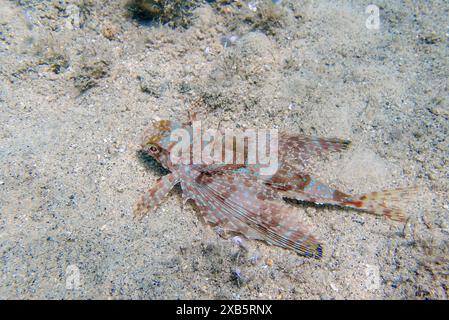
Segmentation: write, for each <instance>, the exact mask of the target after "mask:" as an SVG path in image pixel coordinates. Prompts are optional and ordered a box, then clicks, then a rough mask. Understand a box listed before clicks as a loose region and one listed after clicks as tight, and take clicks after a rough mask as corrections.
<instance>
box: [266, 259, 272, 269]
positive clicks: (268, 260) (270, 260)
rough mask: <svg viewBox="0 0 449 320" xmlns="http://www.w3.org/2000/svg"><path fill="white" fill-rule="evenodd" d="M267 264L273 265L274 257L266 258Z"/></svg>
mask: <svg viewBox="0 0 449 320" xmlns="http://www.w3.org/2000/svg"><path fill="white" fill-rule="evenodd" d="M265 264H266V265H267V266H269V267H272V266H273V259H270V258H268V259H267V260H265Z"/></svg>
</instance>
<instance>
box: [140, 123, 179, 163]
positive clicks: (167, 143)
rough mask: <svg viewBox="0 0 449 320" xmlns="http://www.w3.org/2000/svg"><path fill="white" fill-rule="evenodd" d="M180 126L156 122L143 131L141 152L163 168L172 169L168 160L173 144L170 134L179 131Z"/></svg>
mask: <svg viewBox="0 0 449 320" xmlns="http://www.w3.org/2000/svg"><path fill="white" fill-rule="evenodd" d="M180 127H181V124H179V123H177V122H174V121H170V120H158V121H155V122H153V124H152V126H151V127H150V128H148V129H147V130H145V132H144V134H143V138H142V143H141V145H140V146H141V152H143V154H145V155H147V156H150V157H152V158H153V159H155V160H156V161H158V162H159V163H160V164H161V165H162V166H163V167H164V168H166V169H169V170H171V169H173V165H172V162H171V160H170V149H171V147H172V146H173V144H174V143H175V142H173V141H172V139H171V134H172V132H174V131H175V130H176V129H179V128H180Z"/></svg>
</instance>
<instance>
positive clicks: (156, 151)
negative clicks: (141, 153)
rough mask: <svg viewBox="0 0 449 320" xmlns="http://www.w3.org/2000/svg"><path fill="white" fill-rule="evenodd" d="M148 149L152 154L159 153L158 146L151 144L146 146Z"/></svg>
mask: <svg viewBox="0 0 449 320" xmlns="http://www.w3.org/2000/svg"><path fill="white" fill-rule="evenodd" d="M148 150H149V151H150V152H151V153H153V154H156V153H159V148H158V147H156V146H155V145H153V144H152V145H150V146H149V147H148Z"/></svg>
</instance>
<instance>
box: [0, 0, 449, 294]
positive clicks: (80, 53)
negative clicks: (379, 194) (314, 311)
mask: <svg viewBox="0 0 449 320" xmlns="http://www.w3.org/2000/svg"><path fill="white" fill-rule="evenodd" d="M225 2H226V3H228V4H227V5H222V6H217V4H216V3H213V2H212V3H211V4H206V3H204V4H202V5H200V6H199V7H198V8H196V9H195V10H193V12H192V15H191V16H189V17H188V19H189V25H188V26H187V27H186V28H183V27H177V28H172V27H170V26H167V25H165V26H160V25H154V24H151V23H144V22H143V21H137V20H135V19H132V18H131V17H129V15H127V14H126V13H127V12H126V9H125V8H124V3H123V1H69V0H66V1H33V0H29V1H7V0H0V7H1V9H0V110H1V112H0V122H1V127H0V298H3V299H13V298H27V299H38V298H45V299H88V298H89V299H92V298H93V299H128V298H130V299H178V298H181V299H306V298H307V299H357V298H361V299H425V298H431V299H447V298H448V274H449V271H448V270H449V253H448V234H449V227H448V218H449V201H448V181H449V180H448V179H449V173H448V153H449V147H448V145H449V140H448V128H449V122H448V117H449V109H448V89H449V86H448V79H449V72H448V70H449V65H448V64H449V50H448V34H447V32H448V29H447V28H448V24H449V22H448V16H449V14H448V7H447V2H446V1H324V0H323V1H282V2H281V3H280V4H278V5H277V6H278V8H277V9H276V10H281V12H282V15H281V16H280V17H279V19H278V20H276V21H275V22H270V21H259V20H257V18H254V17H253V18H251V17H250V18H244V16H245V15H250V16H251V14H253V16H254V15H255V14H257V10H260V8H257V5H256V11H255V12H256V13H251V12H250V11H251V9H249V8H248V6H247V2H245V1H240V3H242V5H241V6H238V5H237V1H225ZM370 4H375V5H376V6H377V7H378V8H379V18H380V19H379V23H380V24H379V29H375V28H374V29H373V28H367V26H366V20H367V19H368V18H369V13H366V11H365V10H366V8H367V6H368V5H370ZM253 12H254V11H253ZM198 97H199V98H202V100H203V101H204V106H203V107H202V108H200V110H197V111H199V114H200V116H201V118H202V119H203V121H204V122H205V123H208V125H209V126H211V127H217V126H218V124H220V126H221V127H224V128H277V129H279V130H285V131H289V132H298V133H304V134H309V135H315V136H321V137H338V138H342V139H348V140H351V141H352V146H351V148H350V149H349V150H347V151H345V152H344V153H341V154H336V155H332V156H331V157H330V158H328V159H324V160H323V161H322V162H320V163H319V165H318V166H316V168H315V169H316V171H315V172H313V173H314V174H315V175H316V176H317V177H319V178H320V179H321V180H323V181H325V182H327V183H329V184H330V185H331V186H333V187H336V188H338V189H340V190H342V191H345V192H348V193H351V194H359V193H365V192H370V191H376V190H383V189H391V188H396V187H406V186H414V185H417V186H419V187H420V191H419V193H418V195H417V197H416V199H414V201H411V202H410V203H408V204H407V211H408V213H409V215H410V219H409V221H408V222H407V224H405V226H404V225H402V224H400V223H395V222H390V221H387V220H384V219H380V218H377V217H374V216H371V215H368V214H363V213H359V212H356V211H349V210H341V209H337V208H328V207H324V208H317V207H313V206H305V205H300V204H292V205H296V206H297V207H298V211H299V214H301V215H302V216H303V217H304V219H306V220H307V222H308V223H309V224H310V225H311V226H313V232H314V234H316V235H317V237H318V238H320V239H321V241H322V243H323V246H324V256H323V258H322V259H321V260H315V259H307V258H304V257H301V256H298V255H297V254H295V253H294V252H291V251H287V250H283V249H281V248H278V247H274V246H268V245H266V244H265V243H262V242H257V241H247V242H246V246H247V248H248V251H242V250H241V249H240V248H239V247H238V246H237V245H236V243H235V242H233V241H231V240H225V239H223V238H221V237H219V236H218V235H217V234H216V232H214V230H213V229H212V228H211V227H209V226H206V225H203V224H201V223H200V221H199V220H198V217H197V210H196V209H195V207H194V206H192V205H191V204H187V205H185V206H183V205H182V199H181V194H180V191H179V189H178V190H174V191H172V192H171V193H170V194H169V196H168V197H167V198H166V200H165V201H164V202H163V203H162V205H161V206H160V207H159V208H158V209H157V210H156V211H154V212H152V213H151V214H150V215H149V216H148V217H146V218H144V219H143V220H142V221H137V220H135V219H133V215H132V208H133V205H134V203H135V201H136V200H137V198H138V196H139V195H140V194H141V193H142V192H143V191H144V190H147V189H148V188H149V187H150V186H152V185H153V184H154V183H155V181H156V179H157V178H158V177H160V176H161V174H162V173H161V172H160V171H158V170H154V169H152V168H151V166H147V165H146V164H145V163H143V162H142V161H141V159H140V158H139V157H138V156H137V154H136V147H135V146H136V145H137V144H138V143H140V139H141V135H142V133H143V131H144V130H145V129H146V128H147V127H148V126H149V125H150V124H151V121H152V120H154V119H157V118H161V119H165V118H167V119H176V120H185V119H186V118H187V112H188V109H189V105H190V103H191V102H192V101H193V100H194V99H196V98H198ZM78 280H79V281H78Z"/></svg>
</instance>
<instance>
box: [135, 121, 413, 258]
mask: <svg viewBox="0 0 449 320" xmlns="http://www.w3.org/2000/svg"><path fill="white" fill-rule="evenodd" d="M191 124H192V122H191V121H190V122H189V123H185V124H181V123H177V122H173V121H169V120H161V121H157V122H156V123H155V124H154V126H153V127H152V128H150V129H148V130H147V131H146V132H145V134H144V138H143V141H142V144H141V148H142V149H141V152H143V154H145V155H148V156H151V157H152V158H154V159H155V160H157V161H158V162H159V163H160V164H161V165H162V166H163V167H164V168H166V169H168V170H169V171H170V173H169V174H167V175H165V176H162V177H161V178H159V180H158V181H157V183H156V184H155V185H154V186H153V187H152V188H151V189H149V190H148V191H147V192H146V193H145V194H143V195H142V196H141V198H140V199H139V201H138V202H137V203H136V206H135V208H134V214H135V215H136V216H137V217H143V216H144V215H145V214H147V213H148V212H149V211H150V209H154V208H156V207H157V206H158V205H159V204H160V203H161V201H162V199H163V198H164V197H165V196H166V195H167V193H168V192H169V191H170V190H171V189H172V188H173V187H174V186H175V185H176V184H178V183H180V184H181V189H182V196H183V199H184V201H187V200H193V201H194V203H195V204H196V206H197V207H198V209H199V211H200V213H201V214H200V217H201V218H202V219H204V221H206V222H207V223H209V224H211V225H212V226H217V227H220V229H221V230H222V231H223V232H224V234H225V235H227V234H231V233H237V234H241V235H243V236H244V237H245V238H247V239H257V240H262V241H265V242H266V243H268V244H271V245H276V246H279V247H282V248H286V249H291V250H294V251H295V252H297V253H298V254H300V255H303V256H307V257H314V258H318V259H319V258H321V256H322V253H323V250H322V246H321V244H320V243H319V242H318V240H317V239H316V238H315V237H314V236H313V235H312V234H311V233H310V231H309V229H310V228H308V227H307V226H306V225H305V224H304V222H302V221H301V220H298V217H299V212H297V210H296V208H295V207H294V206H290V205H288V204H287V203H286V202H285V201H284V200H283V199H284V198H290V199H295V200H299V201H305V202H312V203H316V204H330V205H337V206H341V207H345V208H353V209H357V210H360V211H365V212H367V213H371V214H374V215H378V216H384V217H386V218H389V219H391V220H396V221H401V222H404V221H405V220H406V216H405V214H404V211H403V210H402V209H401V208H400V207H399V202H400V201H402V200H404V199H406V198H407V196H408V195H410V194H412V191H415V189H408V188H407V189H396V190H388V191H382V192H372V193H367V194H363V195H356V196H353V195H349V194H346V193H344V192H341V191H339V190H336V189H332V188H331V187H329V186H327V185H326V184H323V183H321V182H319V181H318V180H316V179H315V178H314V177H312V176H311V175H309V174H307V173H305V172H303V171H304V170H301V169H298V168H300V167H301V166H302V167H304V166H305V164H306V163H307V161H309V160H310V159H312V158H314V157H317V156H320V155H325V154H327V153H329V152H339V151H342V150H344V149H346V148H347V147H348V145H349V141H346V140H339V139H324V138H317V137H310V136H305V135H300V134H287V133H280V134H279V137H278V155H279V167H278V170H277V171H276V173H275V174H273V175H268V176H261V175H260V174H259V169H258V167H257V166H254V165H249V164H213V163H212V164H209V165H207V164H201V165H198V164H183V163H173V162H172V161H171V157H170V155H171V151H172V148H173V146H174V142H173V141H171V139H170V135H171V133H172V132H173V131H174V130H177V129H180V128H183V129H185V130H187V131H188V132H190V133H191V132H192V127H191ZM234 151H235V150H234Z"/></svg>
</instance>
